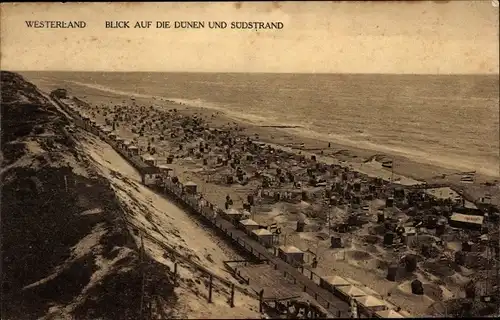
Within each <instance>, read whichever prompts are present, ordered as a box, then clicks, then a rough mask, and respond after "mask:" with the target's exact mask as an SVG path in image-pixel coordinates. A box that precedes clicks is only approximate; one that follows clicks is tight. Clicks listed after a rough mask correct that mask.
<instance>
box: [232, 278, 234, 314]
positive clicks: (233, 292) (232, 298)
mask: <svg viewBox="0 0 500 320" xmlns="http://www.w3.org/2000/svg"><path fill="white" fill-rule="evenodd" d="M231 308H234V283H233V284H231Z"/></svg>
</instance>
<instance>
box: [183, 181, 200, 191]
mask: <svg viewBox="0 0 500 320" xmlns="http://www.w3.org/2000/svg"><path fill="white" fill-rule="evenodd" d="M197 189H198V186H197V185H196V183H194V182H193V181H188V182H186V184H185V185H184V191H186V193H189V194H196V192H197Z"/></svg>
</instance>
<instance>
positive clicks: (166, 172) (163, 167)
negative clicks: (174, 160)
mask: <svg viewBox="0 0 500 320" xmlns="http://www.w3.org/2000/svg"><path fill="white" fill-rule="evenodd" d="M157 167H158V169H160V172H161V173H163V174H164V175H166V176H167V177H168V176H170V172H173V171H174V169H172V168H171V167H169V166H167V165H166V164H159V165H157Z"/></svg>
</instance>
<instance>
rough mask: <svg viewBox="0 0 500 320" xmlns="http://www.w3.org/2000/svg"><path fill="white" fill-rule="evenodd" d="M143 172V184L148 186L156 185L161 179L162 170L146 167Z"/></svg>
mask: <svg viewBox="0 0 500 320" xmlns="http://www.w3.org/2000/svg"><path fill="white" fill-rule="evenodd" d="M141 171H142V172H141V173H142V183H143V184H144V185H146V186H151V185H156V184H157V182H158V179H159V178H160V177H161V175H160V170H158V168H156V167H145V168H143V169H142V170H141Z"/></svg>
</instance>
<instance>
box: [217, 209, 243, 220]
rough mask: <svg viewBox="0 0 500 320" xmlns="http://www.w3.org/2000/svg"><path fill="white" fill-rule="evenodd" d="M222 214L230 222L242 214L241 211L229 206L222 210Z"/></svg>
mask: <svg viewBox="0 0 500 320" xmlns="http://www.w3.org/2000/svg"><path fill="white" fill-rule="evenodd" d="M222 215H223V216H224V218H226V219H227V220H229V221H231V222H234V221H240V220H241V218H242V216H243V214H242V212H241V211H239V210H236V209H234V208H229V209H227V210H224V211H223V214H222Z"/></svg>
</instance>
